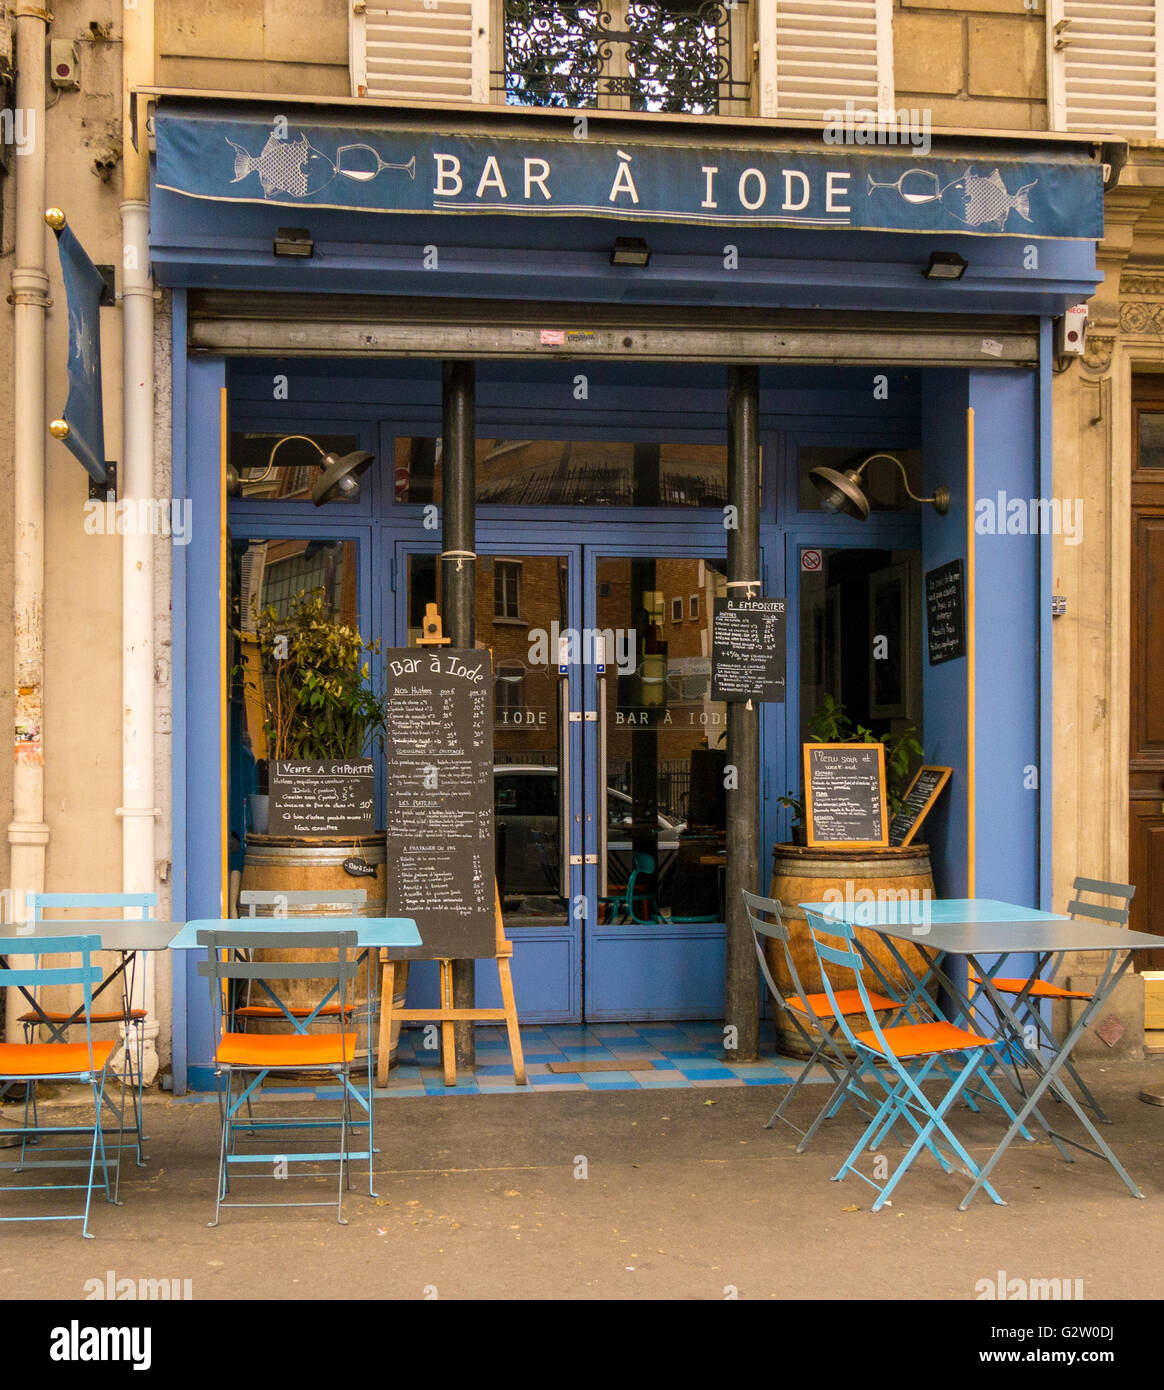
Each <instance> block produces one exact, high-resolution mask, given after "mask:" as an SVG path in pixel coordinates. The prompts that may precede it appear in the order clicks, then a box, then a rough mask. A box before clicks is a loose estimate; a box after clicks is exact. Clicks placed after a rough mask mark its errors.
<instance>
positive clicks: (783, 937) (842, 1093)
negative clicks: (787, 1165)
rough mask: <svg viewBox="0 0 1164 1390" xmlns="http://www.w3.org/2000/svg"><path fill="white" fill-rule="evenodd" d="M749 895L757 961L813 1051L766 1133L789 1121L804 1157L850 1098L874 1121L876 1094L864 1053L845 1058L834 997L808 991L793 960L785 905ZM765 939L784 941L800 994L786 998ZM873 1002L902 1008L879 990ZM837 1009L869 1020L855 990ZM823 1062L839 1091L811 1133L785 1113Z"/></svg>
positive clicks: (842, 996)
mask: <svg viewBox="0 0 1164 1390" xmlns="http://www.w3.org/2000/svg"><path fill="white" fill-rule="evenodd" d="M743 893H744V906H745V907H746V908H747V912H748V921H749V923H750V924H751V928H752V940H753V943H754V944H755V947H756V957H757V959H758V960H759V962H760V973H761V974H762V975H763V977H764V982H765V983H766V984H767V986H768V992H769V994H770V995H771V996H772V1003H773V1004H774V1005H775V1007H776V1008H777V1009H778V1010H779V1011H780V1012H781V1013H782V1014H783V1015H784V1016H785V1018H787V1019H788V1021H789V1022H790V1023H791V1024H792V1026H793V1028H795V1029H796V1031H797V1033H799V1034H800V1037H801V1039H802V1040H803V1042H804V1045H805V1047H806V1048H807V1049H809V1058H808V1061H807V1062H806V1063H805V1064H804V1067H803V1068H802V1070H801V1072H800V1074H799V1075H798V1076H797V1078H796V1080H795V1081H793V1083H792V1085H791V1086H790V1087H789V1089H788V1094H787V1095H786V1096H785V1097H784V1099H783V1100H782V1101H781V1102H780V1104H779V1105H778V1106H777V1107H776V1109H775V1110H774V1111H773V1113H772V1115H771V1118H770V1119H769V1120H768V1123H767V1124H766V1125H765V1126H764V1128H765V1129H771V1128H772V1126H773V1125H774V1124H775V1123H776V1121H777V1120H783V1121H784V1123H785V1124H786V1125H788V1126H789V1128H790V1129H794V1130H795V1131H796V1133H797V1134H799V1135H800V1136H801V1139H800V1143H799V1144H797V1146H796V1152H797V1153H798V1154H800V1153H803V1152H804V1151H805V1149H807V1148H808V1146H809V1144H811V1143H812V1139H813V1136H814V1135H815V1134H816V1132H817V1130H818V1129H819V1128H820V1127H821V1124H822V1123H823V1122H824V1121H825V1120H827V1119H831V1118H832V1117H833V1116H834V1115H835V1114H836V1113H837V1111H838V1110H839V1109H840V1108H841V1106H842V1105H843V1104H844V1102H845V1099H846V1097H848V1098H849V1099H851V1100H852V1101H853V1102H854V1103H855V1104H856V1106H857V1108H858V1109H859V1110H860V1111H861V1113H862V1114H863V1115H864V1116H865V1118H866V1119H867V1120H868V1119H872V1117H873V1114H872V1111H871V1110H868V1109H867V1106H868V1104H869V1101H870V1096H869V1095H868V1094H867V1093H866V1092H865V1091H864V1090H863V1089H862V1088H861V1085H860V1077H861V1073H862V1071H864V1070H865V1068H866V1067H867V1066H868V1065H869V1063H868V1061H867V1060H866V1059H865V1058H863V1057H861V1056H860V1055H859V1054H854V1056H853V1057H852V1058H849V1057H846V1056H845V1054H844V1052H843V1051H842V1048H841V1044H840V1042H839V1041H838V1039H837V1030H838V1027H839V1020H838V1018H837V1015H836V1014H835V1013H834V1006H833V1004H832V1003H831V1002H830V1000H829V997H828V995H827V994H824V993H823V992H822V993H819V994H806V993H805V990H804V985H803V984H802V983H801V979H800V972H799V971H798V970H797V968H796V961H795V960H794V959H793V957H792V951H791V948H790V945H789V937H788V928H787V927H786V926H785V925H784V921H783V918H782V917H781V915H780V904H779V903H778V902H777V901H776V899H775V898H762V897H760V896H759V895H758V894H756V893H749V892H748V891H747V890H746V889H745V890H743ZM765 941H778V942H779V943H780V947H781V949H782V950H783V952H784V964H785V967H786V969H787V971H788V978H789V979H790V980H791V981H792V987H793V990H794V991H795V994H794V996H790V995H786V994H785V993H784V991H783V990H782V989H781V988H780V986H779V985H778V984H777V983H776V981H775V979H774V978H773V976H772V972H771V970H770V969H769V967H768V958H767V956H766V954H765V952H764V942H765ZM869 1001H870V1003H871V1004H872V1005H873V1006H874V1008H875V1009H877V1010H878V1011H886V1012H890V1011H894V1010H897V1009H900V1008H901V1004H900V1002H899V1001H898V1000H896V999H890V998H888V997H887V996H886V995H882V994H876V993H873V992H870V994H869ZM836 1007H837V1008H839V1009H841V1010H842V1011H843V1012H845V1013H848V1014H861V1015H862V1017H863V1016H864V1003H863V1001H862V999H861V997H860V995H859V993H858V991H857V990H855V989H850V990H841V991H839V992H838V994H837V999H836ZM818 1062H819V1063H820V1064H821V1065H822V1066H823V1067H824V1068H825V1070H826V1071H827V1072H828V1074H829V1076H830V1077H831V1078H832V1081H833V1087H832V1090H831V1091H830V1093H829V1097H828V1099H827V1100H826V1101H825V1103H824V1105H823V1106H822V1107H821V1109H820V1112H819V1113H818V1114H817V1117H816V1119H814V1120H813V1122H812V1124H811V1125H810V1126H809V1127H808V1129H801V1128H800V1126H799V1125H796V1124H793V1122H792V1121H791V1120H790V1119H789V1118H788V1117H787V1115H785V1113H784V1112H785V1110H787V1109H788V1107H789V1105H791V1103H792V1100H793V1097H794V1096H795V1095H796V1093H797V1092H798V1091H799V1090H800V1088H801V1086H803V1085H805V1084H806V1082H807V1081H808V1077H809V1074H810V1073H811V1071H812V1069H813V1067H814V1066H815V1065H816V1064H817V1063H818Z"/></svg>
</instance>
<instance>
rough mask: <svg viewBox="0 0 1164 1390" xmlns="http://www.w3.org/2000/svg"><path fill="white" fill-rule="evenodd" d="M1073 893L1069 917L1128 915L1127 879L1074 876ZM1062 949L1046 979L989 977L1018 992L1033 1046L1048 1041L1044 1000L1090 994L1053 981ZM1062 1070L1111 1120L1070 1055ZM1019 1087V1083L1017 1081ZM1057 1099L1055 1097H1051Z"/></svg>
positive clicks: (1115, 919)
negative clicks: (1110, 903) (1108, 901)
mask: <svg viewBox="0 0 1164 1390" xmlns="http://www.w3.org/2000/svg"><path fill="white" fill-rule="evenodd" d="M1074 892H1075V895H1076V896H1075V897H1074V898H1072V899H1071V901H1070V902H1069V903H1068V904H1067V915H1068V917H1071V918H1079V917H1090V918H1092V919H1093V920H1095V921H1099V922H1110V923H1111V924H1112V925H1113V926H1117V927H1126V926H1127V924H1128V918H1129V916H1130V915H1131V906H1132V899H1133V898H1134V897H1135V895H1136V890H1135V887H1134V886H1133V885H1132V884H1130V883H1108V882H1106V881H1105V880H1104V879H1100V878H1083V877H1082V876H1080V877H1078V878H1076V880H1075V885H1074ZM1084 894H1090V895H1091V896H1092V897H1102V898H1120V899H1122V901H1123V905H1122V906H1121V907H1107V906H1106V905H1105V904H1103V903H1093V902H1087V901H1086V900H1085V899H1084V896H1083V895H1084ZM1066 954H1067V952H1066V951H1057V952H1056V953H1055V954H1054V955H1053V956H1052V957H1051V958H1050V960H1049V961H1048V968H1047V975H1048V978H1047V979H1043V978H1042V977H1041V976H1029V977H1026V978H1023V977H1021V976H1020V977H1010V976H1008V977H1006V978H1004V979H992V980H991V984H992V985H993V986H994V988H995V989H996V990H998V991H999V993H1000V994H1014V995H1018V1005H1017V1015H1018V1016H1019V1017H1020V1018H1021V1019H1023V1020H1024V1021H1025V1022H1026V1023H1027V1024H1029V1025H1030V1026H1031V1027H1033V1029H1034V1035H1035V1046H1036V1047H1038V1048H1039V1049H1042V1047H1043V1045H1044V1042H1047V1043H1051V1045H1052V1046H1053V1040H1052V1039H1051V1038H1050V1034H1049V1029H1048V1026H1047V1020H1046V1019H1045V1018H1044V1017H1043V1014H1042V1011H1041V1009H1040V1007H1039V1005H1040V1003H1042V1002H1043V1001H1044V1000H1049V1001H1051V1002H1056V1001H1058V1000H1066V999H1080V1000H1083V1001H1084V1002H1090V1001H1091V999H1092V998H1093V996H1092V995H1091V994H1090V993H1089V992H1087V991H1085V990H1078V989H1066V988H1065V987H1064V986H1063V985H1057V984H1055V983H1054V979H1055V976H1056V975H1058V973H1059V971H1060V970H1061V969H1062V966H1063V958H1064V956H1065V955H1066ZM1063 1066H1064V1070H1066V1071H1067V1072H1069V1073H1070V1075H1071V1079H1072V1080H1073V1081H1074V1082H1075V1084H1076V1086H1078V1088H1079V1091H1080V1094H1081V1095H1082V1096H1083V1098H1084V1101H1085V1102H1086V1104H1087V1105H1088V1106H1089V1107H1090V1108H1091V1109H1092V1110H1093V1111H1094V1112H1095V1115H1096V1116H1097V1118H1098V1119H1099V1120H1100V1121H1101V1122H1102V1123H1104V1124H1111V1120H1110V1118H1109V1117H1108V1116H1107V1115H1106V1114H1105V1113H1104V1111H1103V1109H1102V1107H1101V1106H1100V1104H1099V1102H1098V1101H1097V1100H1096V1099H1095V1097H1094V1096H1093V1095H1092V1094H1091V1092H1090V1091H1089V1090H1088V1088H1087V1085H1086V1083H1085V1082H1084V1080H1083V1078H1082V1077H1081V1076H1080V1075H1079V1073H1078V1071H1076V1069H1075V1067H1074V1065H1073V1064H1072V1062H1071V1060H1070V1058H1068V1060H1067V1061H1066V1062H1064V1064H1063ZM1020 1089H1021V1083H1020ZM1055 1099H1056V1100H1058V1097H1057V1096H1056V1097H1055Z"/></svg>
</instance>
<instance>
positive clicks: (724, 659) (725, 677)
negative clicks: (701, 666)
mask: <svg viewBox="0 0 1164 1390" xmlns="http://www.w3.org/2000/svg"><path fill="white" fill-rule="evenodd" d="M784 616H785V615H784V600H783V599H782V598H726V599H724V598H720V599H716V601H715V609H714V618H713V626H712V639H711V698H712V699H713V700H728V701H734V700H768V701H772V702H775V703H777V704H783V703H784V665H785V654H784Z"/></svg>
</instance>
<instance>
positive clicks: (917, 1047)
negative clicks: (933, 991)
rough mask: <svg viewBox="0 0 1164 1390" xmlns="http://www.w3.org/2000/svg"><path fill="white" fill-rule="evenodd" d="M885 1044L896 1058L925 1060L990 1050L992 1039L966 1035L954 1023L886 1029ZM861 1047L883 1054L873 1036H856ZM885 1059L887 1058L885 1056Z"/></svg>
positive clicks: (924, 1024) (970, 1034) (870, 1033)
mask: <svg viewBox="0 0 1164 1390" xmlns="http://www.w3.org/2000/svg"><path fill="white" fill-rule="evenodd" d="M884 1033H885V1041H886V1042H887V1043H888V1044H889V1050H890V1052H892V1053H893V1055H894V1056H895V1057H924V1056H927V1055H928V1054H930V1053H932V1052H961V1051H963V1050H965V1049H966V1048H971V1047H989V1046H990V1045H991V1043H990V1039H989V1038H980V1037H979V1036H978V1034H977V1033H967V1032H964V1031H963V1030H962V1029H961V1028H955V1027H954V1025H953V1024H952V1023H906V1024H903V1025H902V1026H901V1027H900V1028H886V1029H885V1030H884ZM853 1036H854V1037H855V1038H856V1039H857V1041H858V1042H859V1043H863V1044H864V1045H865V1046H866V1047H869V1048H872V1049H873V1051H874V1052H881V1044H880V1043H879V1042H878V1041H877V1037H876V1035H875V1034H874V1033H872V1032H868V1033H855V1034H854V1035H853ZM882 1055H884V1054H882Z"/></svg>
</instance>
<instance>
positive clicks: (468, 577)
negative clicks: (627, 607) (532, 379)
mask: <svg viewBox="0 0 1164 1390" xmlns="http://www.w3.org/2000/svg"><path fill="white" fill-rule="evenodd" d="M475 404H476V369H475V365H474V363H472V362H446V363H445V364H444V370H443V374H442V390H441V421H442V423H441V440H442V443H441V478H442V488H443V490H442V496H441V549H442V552H443V553H442V555H441V619H442V621H443V624H444V631H445V634H446V635H447V636H448V637H449V638H450V639H451V641H452V645H453V646H454V647H471V646H472V645H473V643H474V641H475V640H476V631H475V629H476V623H475V621H474V619H475V604H476V595H477V559H476V556H475V554H474V553H473V552H474V545H475V540H476V536H475V531H476V504H477V484H476V421H475V418H474V415H475V409H474V408H475ZM453 1004H454V1006H455V1007H456V1008H458V1009H472V1008H475V1007H476V991H475V989H474V981H473V962H472V961H471V960H458V961H454V962H453ZM453 1038H454V1048H455V1052H456V1059H457V1067H458V1068H461V1067H466V1068H471V1067H473V1066H475V1065H476V1061H477V1048H476V1040H475V1036H474V1032H473V1024H472V1023H456V1024H454V1025H453Z"/></svg>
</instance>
